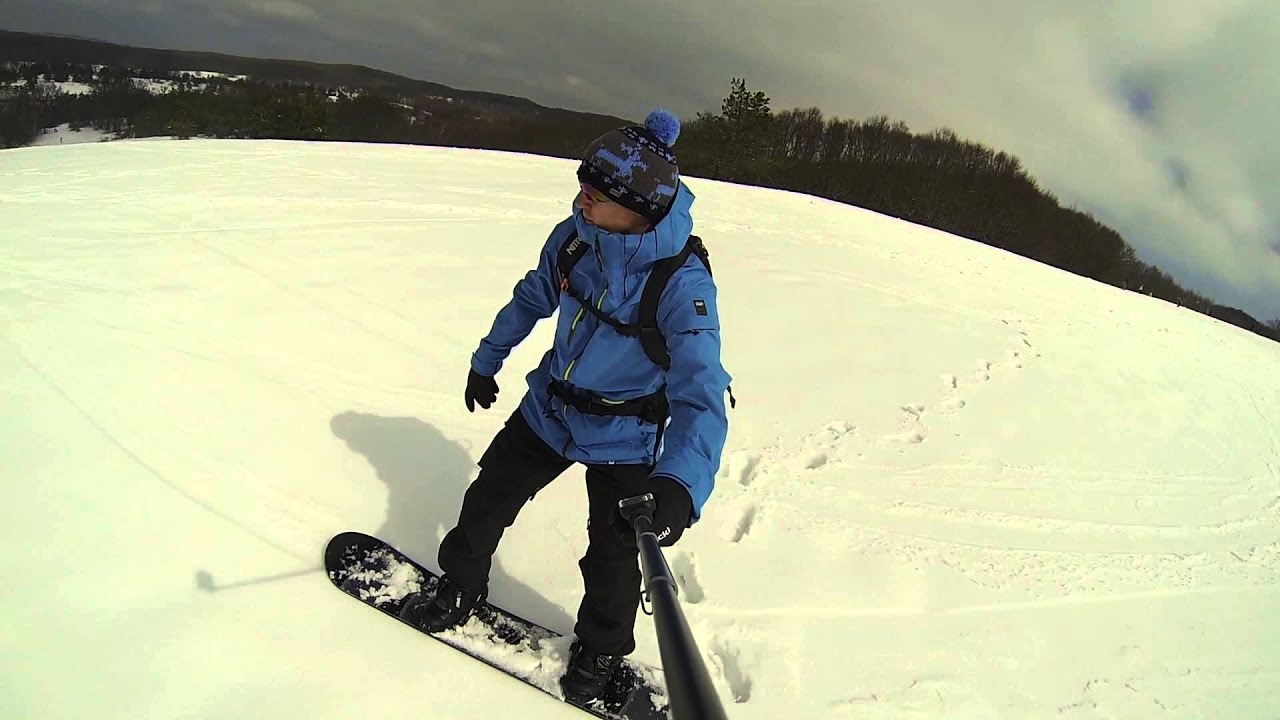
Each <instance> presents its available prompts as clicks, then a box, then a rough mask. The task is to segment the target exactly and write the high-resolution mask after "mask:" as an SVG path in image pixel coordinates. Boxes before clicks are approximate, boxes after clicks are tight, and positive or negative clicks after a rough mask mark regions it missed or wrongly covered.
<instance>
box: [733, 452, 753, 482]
mask: <svg viewBox="0 0 1280 720" xmlns="http://www.w3.org/2000/svg"><path fill="white" fill-rule="evenodd" d="M759 469H760V456H759V455H755V454H752V453H734V455H733V456H732V457H731V458H729V463H728V470H729V476H730V477H734V478H737V480H738V484H739V485H741V486H742V487H748V486H750V485H751V483H753V482H755V480H756V475H757V471H758V470H759Z"/></svg>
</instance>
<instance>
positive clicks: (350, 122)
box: [0, 63, 625, 157]
mask: <svg viewBox="0 0 1280 720" xmlns="http://www.w3.org/2000/svg"><path fill="white" fill-rule="evenodd" d="M14 82H17V83H19V84H18V85H12V86H10V83H14ZM55 82H78V83H82V84H84V85H86V86H87V88H79V89H80V90H87V92H80V93H66V92H63V91H61V90H59V89H58V87H57V86H56V85H55V84H53V83H55ZM156 83H162V84H163V86H162V87H161V86H157V85H156ZM6 86H9V87H7V89H6ZM623 122H625V121H624V120H622V119H621V118H615V117H609V116H605V115H593V114H588V113H576V112H571V111H564V110H553V109H542V110H537V111H531V110H529V109H528V108H524V107H516V106H513V107H512V108H510V109H507V108H505V107H503V106H497V105H493V104H490V103H487V102H479V103H477V102H474V101H462V100H459V99H456V98H452V97H440V96H402V95H397V94H393V93H392V91H390V90H388V89H386V88H383V89H365V88H346V87H323V86H316V85H310V84H304V83H284V82H270V83H269V82H260V81H256V80H252V79H247V78H246V79H238V80H231V79H226V78H200V77H192V76H191V75H189V74H182V73H174V72H169V71H144V70H141V69H136V68H109V67H103V68H99V69H97V70H96V71H95V69H94V67H92V66H76V65H67V66H54V65H48V64H44V63H31V64H28V65H26V66H25V67H23V68H22V69H15V68H14V67H13V66H4V65H0V145H3V146H4V147H18V146H22V145H29V144H31V142H33V141H34V140H35V138H36V137H37V136H38V135H39V133H40V130H41V128H47V127H55V126H57V125H61V124H63V123H70V124H71V125H72V127H73V129H80V128H81V127H85V126H92V127H94V128H96V129H99V130H103V131H106V132H108V133H111V134H112V135H113V136H114V137H118V138H125V137H150V136H156V135H171V136H175V137H179V138H190V137H218V138H277V139H294V140H333V141H352V142H386V143H412V144H427V145H449V146H454V147H474V148H484V149H493V150H510V151H516V152H529V153H536V154H542V155H553V156H558V157H574V156H575V155H576V154H577V153H579V152H581V149H582V143H583V141H582V138H583V137H594V136H596V135H599V134H600V133H602V132H604V131H605V130H608V129H609V128H612V127H617V126H618V125H619V124H622V123H623Z"/></svg>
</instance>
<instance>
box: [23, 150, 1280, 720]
mask: <svg viewBox="0 0 1280 720" xmlns="http://www.w3.org/2000/svg"><path fill="white" fill-rule="evenodd" d="M676 149H677V151H678V150H679V145H677V146H676ZM573 168H574V164H573V163H572V162H569V161H565V160H556V159H548V158H540V157H535V156H529V155H521V154H515V153H498V152H483V151H474V150H452V149H446V148H433V147H404V146H392V145H352V144H340V143H314V144H312V143H296V142H265V141H259V142H245V141H205V140H192V141H189V142H184V143H140V142H128V141H126V142H116V143H100V144H98V143H95V144H85V145H76V146H65V147H50V148H23V149H18V150H9V151H5V152H4V153H0V214H2V215H3V217H4V218H5V220H6V222H5V231H4V233H3V237H4V240H3V242H0V392H2V393H3V406H4V408H6V410H7V411H6V412H5V413H4V414H3V419H0V432H2V435H3V441H2V442H0V481H2V482H3V488H4V500H5V502H4V503H3V506H2V507H3V510H2V511H0V512H3V518H4V521H3V522H2V523H0V544H2V545H3V547H4V548H5V551H4V552H3V553H0V579H2V580H0V610H2V614H3V617H4V618H5V622H4V632H0V678H3V680H2V681H0V686H2V689H0V716H2V717H6V718H80V717H94V718H129V719H131V720H132V719H133V718H139V717H147V718H179V717H181V718H192V717H199V718H227V717H270V718H277V719H278V718H308V719H309V720H311V719H315V718H354V717H370V718H376V717H430V718H486V717H509V716H513V715H517V714H518V715H519V716H520V717H523V718H526V719H527V720H544V719H546V720H549V719H551V718H575V717H579V716H580V714H579V713H578V712H577V711H575V710H573V709H571V708H568V707H566V706H563V705H561V704H559V703H556V702H554V701H551V700H548V699H546V698H544V697H542V696H540V695H539V694H538V693H536V692H534V691H531V690H528V689H526V688H523V687H522V686H520V685H519V684H518V683H516V682H514V681H512V680H510V679H508V678H506V677H504V676H502V675H501V674H500V673H497V672H495V671H492V670H490V669H489V668H487V667H485V666H483V665H482V664H481V663H478V662H475V661H473V660H470V659H467V658H465V657H463V656H462V655H461V654H459V653H457V652H456V651H454V650H452V649H450V648H448V647H446V646H445V645H443V644H442V643H438V642H434V641H432V640H430V639H428V638H425V637H423V636H421V635H419V634H417V633H414V632H412V631H409V630H407V629H406V628H405V627H404V626H402V625H401V624H399V623H397V622H395V621H394V620H391V619H389V618H386V617H384V616H382V615H381V614H379V613H376V612H374V611H372V610H369V609H368V608H364V607H361V606H360V605H359V604H357V603H355V602H354V601H352V600H351V599H350V598H348V597H345V596H343V595H342V594H340V593H339V592H337V591H336V590H334V589H333V588H332V587H331V585H330V584H329V582H328V580H327V579H326V578H325V577H324V576H323V574H322V573H321V572H320V571H319V570H318V569H317V567H318V563H319V560H320V555H321V551H322V549H323V547H324V544H325V542H326V541H327V540H328V538H329V537H330V536H331V535H333V534H334V533H336V532H339V531H341V530H345V529H357V530H363V531H366V532H370V533H373V534H377V535H380V536H382V537H385V538H387V539H389V540H391V541H392V542H393V543H395V544H397V545H398V546H400V547H401V548H403V549H405V550H407V551H408V552H410V553H411V554H413V555H415V556H417V557H418V558H420V559H422V560H423V561H424V562H425V563H426V564H428V565H429V566H434V560H435V554H434V550H435V547H436V544H437V542H438V540H439V538H440V537H441V536H442V535H443V533H444V532H445V531H446V530H447V529H448V528H449V527H450V526H451V525H452V523H453V521H454V519H455V517H456V513H457V509H458V504H459V501H460V499H461V497H462V493H463V491H464V490H465V488H466V485H467V483H468V482H469V480H470V479H471V478H473V477H474V472H475V465H474V462H475V460H476V458H477V457H478V456H479V454H480V453H481V452H482V451H483V449H484V448H485V446H486V444H487V443H488V441H489V439H490V438H491V437H492V435H493V434H494V432H496V431H497V429H498V428H499V427H500V425H501V423H502V421H503V419H504V418H505V417H506V415H507V414H508V413H509V412H511V410H512V409H513V408H514V407H515V405H516V403H517V402H518V400H519V398H520V395H521V393H522V391H523V375H524V373H525V372H526V371H527V370H528V369H529V368H531V367H532V366H533V365H534V364H535V362H536V360H537V358H538V357H539V356H540V355H541V353H542V352H543V351H544V350H545V348H546V346H547V344H548V342H549V340H550V332H551V323H550V322H546V323H542V324H541V325H539V327H538V328H537V329H536V330H535V331H534V333H533V335H531V336H530V337H529V339H528V340H526V341H525V343H524V344H523V345H522V346H521V347H519V348H518V349H517V350H516V352H515V353H514V354H513V356H512V357H511V359H510V360H509V361H508V364H507V366H506V368H505V370H504V371H503V373H502V374H501V375H500V376H499V378H498V380H499V383H500V384H501V386H502V394H501V395H500V401H499V403H498V405H497V406H496V407H495V408H493V409H491V410H490V411H487V412H484V411H477V412H476V413H475V414H468V413H467V412H466V410H465V408H464V407H463V402H462V387H463V384H464V378H465V375H466V372H467V366H468V360H469V355H470V353H471V351H472V349H473V348H474V347H475V345H476V342H477V341H478V339H479V338H480V337H481V336H482V335H483V334H484V333H485V332H486V331H487V329H488V327H489V323H490V322H491V320H492V317H493V313H494V312H495V311H497V309H498V308H499V307H501V305H502V304H503V303H505V302H506V300H507V299H508V298H509V297H510V291H511V288H512V285H513V284H514V283H515V281H516V280H517V279H518V278H519V277H521V276H522V275H523V274H524V272H525V271H526V270H527V269H528V268H529V267H530V266H531V263H533V261H534V260H535V258H536V256H537V253H538V249H539V247H540V246H541V244H542V242H543V240H544V239H545V237H546V233H547V232H548V230H549V229H550V228H551V226H552V225H553V224H554V223H555V222H557V221H559V220H560V219H562V218H563V217H565V216H566V215H567V213H568V212H569V209H570V202H571V200H572V197H573V194H574V193H575V191H576V182H577V181H576V179H575V177H574V173H573ZM688 183H689V185H690V187H691V188H692V189H693V190H694V192H695V193H696V194H697V195H698V198H699V199H698V201H697V202H696V203H695V206H694V212H695V218H696V220H697V222H698V227H697V231H698V232H699V234H701V235H702V236H703V237H704V238H705V239H706V241H707V244H708V246H709V248H710V250H711V253H712V263H713V266H714V268H715V273H716V278H717V281H718V284H719V286H720V288H721V295H720V308H721V312H722V314H723V324H724V340H725V362H726V365H727V367H728V369H729V370H730V372H731V373H733V375H734V391H735V394H736V396H737V398H738V406H737V409H736V410H733V411H732V412H731V415H730V422H731V430H730V438H729V443H728V446H727V448H726V452H725V462H724V465H723V468H722V471H721V473H720V476H719V478H718V484H717V490H716V492H715V494H714V495H713V497H712V499H711V501H710V502H709V504H708V506H707V508H706V514H705V516H704V518H703V520H702V521H701V522H700V523H698V524H697V525H696V526H695V527H694V528H692V529H690V530H689V531H688V532H686V534H685V536H684V538H683V539H682V540H681V542H680V543H679V544H678V545H677V546H676V547H674V548H672V549H670V550H669V551H668V559H669V561H670V563H671V565H672V566H673V568H674V570H675V571H676V573H677V574H678V576H679V581H680V584H681V597H682V600H683V607H684V609H685V612H686V615H687V617H688V619H689V622H690V625H691V627H692V628H693V630H694V632H695V633H696V636H697V640H698V643H699V645H700V647H701V649H702V652H703V653H704V655H705V658H706V660H707V662H708V665H709V667H710V668H711V670H712V674H713V676H714V678H715V681H716V683H717V685H718V688H719V690H720V692H721V694H722V698H723V700H724V702H725V705H726V708H727V711H728V713H729V716H730V717H731V718H734V719H735V720H737V719H749V718H756V719H764V718H770V719H772V718H832V719H836V718H848V719H850V720H852V719H855V718H856V719H859V720H862V719H866V718H913V717H921V718H925V717H927V718H942V717H945V718H1054V719H1057V718H1073V719H1083V718H1274V717H1277V708H1280V620H1278V618H1280V345H1277V344H1275V343H1273V342H1269V341H1267V340H1265V339H1263V338H1261V337H1258V336H1257V335H1253V334H1250V333H1247V332H1244V331H1242V330H1239V329H1237V328H1234V327H1232V326H1230V325H1227V324H1224V323H1220V322H1217V321H1214V320H1211V319H1209V318H1207V317H1204V316H1202V315H1199V314H1196V313H1193V312H1191V311H1187V310H1183V309H1179V308H1176V307H1173V306H1171V305H1169V304H1167V303H1164V302H1162V301H1159V300H1155V299H1152V298H1149V297H1145V296H1141V295H1137V294H1132V293H1126V292H1123V291H1121V290H1118V289H1115V288H1112V287H1109V286H1106V285H1102V284H1099V283H1095V282H1092V281H1089V280H1085V279H1082V278H1079V277H1076V276H1073V275H1069V274H1067V273H1063V272H1060V271H1058V270H1055V269H1052V268H1049V267H1046V266H1043V265H1040V264H1037V263H1035V262H1032V261H1029V260H1026V259H1022V258H1019V257H1016V256H1013V255H1010V254H1007V253H1004V252H1001V251H999V250H995V249H992V248H989V247H985V246H983V245H980V244H977V243H973V242H969V241H966V240H963V239H959V238H956V237H954V236H950V235H947V234H944V233H941V232H937V231H934V230H930V229H926V228H922V227H919V226H915V225H911V224H909V223H906V222H902V221H898V220H894V219H890V218H886V217H883V216H880V215H877V214H875V213H871V212H867V211H864V210H860V209H857V208H853V207H849V206H845V205H841V204H837V203H834V202H828V201H824V200H820V199H814V198H811V197H807V196H804V195H799V194H792V193H786V192H779V191H770V190H764V189H757V188H747V187H739V186H733V185H729V184H724V183H716V182H709V181H705V180H700V179H696V178H690V179H688ZM585 512H586V501H585V496H584V491H583V487H582V470H581V468H580V467H579V468H575V469H573V470H571V471H570V472H569V473H567V474H566V475H565V476H564V477H563V478H561V479H560V480H559V481H557V482H556V483H554V484H553V485H552V486H551V487H549V488H548V489H547V490H545V491H544V492H543V493H541V494H539V496H538V498H537V499H536V500H535V501H534V502H533V503H531V504H530V505H528V506H527V507H526V509H525V511H524V513H523V514H522V515H521V517H520V518H519V520H518V521H517V523H516V525H515V526H514V527H513V528H512V529H511V530H510V531H508V533H507V536H506V538H505V539H504V541H503V544H502V546H501V548H500V549H499V553H498V558H497V562H496V563H495V569H494V580H493V587H492V595H493V598H494V599H495V600H497V601H498V602H500V603H502V604H504V605H506V606H508V607H510V608H511V609H513V610H516V611H518V612H520V613H522V614H525V615H528V616H530V617H532V618H533V619H535V620H539V621H542V622H544V623H547V624H549V625H551V626H552V627H555V628H557V629H559V630H562V631H568V630H570V629H571V627H572V614H573V612H574V610H575V608H576V607H577V602H578V598H579V593H580V579H579V576H578V570H577V567H576V564H575V563H576V560H577V558H578V556H579V555H580V553H581V552H582V550H583V548H584V546H585V532H584V521H585ZM638 635H639V640H640V647H639V649H638V650H637V658H638V659H641V660H644V661H647V662H650V663H654V664H658V663H659V654H658V646H657V643H656V641H655V638H654V632H653V625H652V620H651V618H649V617H646V616H641V621H640V626H639V628H638ZM560 650H561V649H560V648H551V649H550V652H548V654H547V655H546V657H545V659H544V660H545V662H546V663H548V666H547V667H544V668H543V670H544V671H545V675H546V676H547V677H554V671H555V669H556V668H555V665H554V664H555V663H558V662H561V659H560V658H561V657H562V653H561V652H559V651H560Z"/></svg>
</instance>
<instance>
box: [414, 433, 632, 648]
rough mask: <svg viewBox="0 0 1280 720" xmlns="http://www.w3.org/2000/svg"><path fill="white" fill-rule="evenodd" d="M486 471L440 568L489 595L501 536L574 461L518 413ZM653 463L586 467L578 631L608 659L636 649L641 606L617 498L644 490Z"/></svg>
mask: <svg viewBox="0 0 1280 720" xmlns="http://www.w3.org/2000/svg"><path fill="white" fill-rule="evenodd" d="M478 464H479V466H480V474H479V475H478V476H477V477H476V479H475V481H473V482H472V483H471V485H470V486H469V487H468V488H467V492H466V494H465V495H464V496H463V500H462V509H461V511H460V512H459V513H458V524H457V526H455V527H454V528H453V529H452V530H450V531H449V532H448V534H446V535H445V537H444V540H443V541H442V542H441V543H440V552H439V556H438V560H439V563H440V569H441V570H442V571H443V572H444V574H446V575H448V576H449V578H450V579H452V580H453V581H455V582H457V583H458V584H459V585H461V586H462V587H464V588H467V589H468V590H471V591H474V592H485V593H487V591H488V586H489V569H490V565H491V561H492V558H493V553H494V552H495V551H496V550H497V548H498V541H499V540H501V539H502V534H503V532H504V531H505V530H506V529H507V528H509V527H511V525H512V524H513V523H514V522H515V519H516V515H518V514H519V512H520V510H521V509H522V508H523V507H524V504H525V503H526V502H528V501H529V500H530V499H531V498H532V497H533V495H534V494H535V493H537V492H538V491H539V490H541V489H542V488H544V487H546V486H547V485H548V484H549V483H550V482H551V481H552V480H555V479H556V478H557V477H559V476H560V475H561V474H562V473H563V472H564V471H565V470H567V469H569V467H570V466H572V465H573V462H572V461H570V460H568V459H566V458H564V457H562V456H561V455H560V454H559V453H557V452H556V451H555V450H554V449H552V448H551V447H550V446H549V445H547V444H546V443H545V442H543V440H542V439H541V438H539V437H538V436H537V435H536V434H535V433H534V431H533V429H532V428H530V427H529V423H528V422H527V421H526V420H525V419H524V416H523V415H521V413H520V410H519V409H517V410H516V411H515V412H514V413H513V414H512V415H511V417H510V418H508V420H507V422H506V424H505V425H504V426H503V428H502V430H500V431H499V432H498V434H497V435H495V436H494V438H493V441H492V442H491V443H490V445H489V448H488V449H487V450H486V451H485V453H484V455H482V456H481V458H480V461H479V463H478ZM651 469H652V468H651V467H650V466H648V465H587V471H586V481H587V502H588V513H589V517H588V521H587V551H586V554H585V555H583V557H582V558H581V559H580V560H579V561H578V568H579V569H580V570H581V572H582V582H583V589H584V593H583V596H582V603H581V605H579V607H578V618H577V624H576V625H575V626H574V634H575V635H577V636H578V639H579V640H580V641H581V642H582V644H583V645H584V646H586V647H587V648H589V649H591V650H593V651H595V652H600V653H607V654H610V655H627V654H630V653H631V652H633V651H634V650H635V636H634V629H635V622H636V612H637V610H638V609H639V606H640V583H641V577H640V555H639V551H638V550H637V549H636V548H634V547H628V546H626V545H624V544H623V543H622V541H621V539H620V538H619V537H618V535H617V533H616V531H615V530H614V529H613V528H611V527H610V525H609V515H610V513H611V512H612V511H613V509H614V508H616V507H617V506H618V501H619V500H621V499H623V498H626V497H630V496H632V495H636V494H638V493H639V492H642V491H643V488H644V485H645V480H646V478H647V477H648V475H649V472H650V470H651Z"/></svg>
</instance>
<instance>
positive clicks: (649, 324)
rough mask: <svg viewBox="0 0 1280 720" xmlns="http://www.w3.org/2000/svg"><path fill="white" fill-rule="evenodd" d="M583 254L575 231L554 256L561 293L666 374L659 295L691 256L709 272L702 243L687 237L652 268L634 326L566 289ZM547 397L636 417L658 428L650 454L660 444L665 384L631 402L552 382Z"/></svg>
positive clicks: (668, 366) (583, 246)
mask: <svg viewBox="0 0 1280 720" xmlns="http://www.w3.org/2000/svg"><path fill="white" fill-rule="evenodd" d="M586 252H587V244H586V243H585V242H583V241H582V240H581V239H580V238H579V237H578V231H577V230H576V229H575V230H574V231H573V232H571V233H570V234H569V237H568V238H567V239H566V240H565V241H564V244H563V245H561V246H560V252H559V254H558V255H557V256H556V273H557V275H558V277H559V280H560V291H561V292H564V293H567V294H568V295H569V297H572V298H573V299H574V300H577V301H578V304H579V305H581V306H582V308H583V309H584V310H586V311H587V312H590V313H591V314H592V315H595V316H596V317H598V318H600V320H601V321H602V322H605V323H608V324H609V325H612V326H613V328H614V330H617V331H618V334H620V335H626V336H627V337H638V338H640V345H641V347H643V348H644V352H645V354H646V355H648V356H649V359H650V360H651V361H653V363H654V364H655V365H657V366H658V367H660V368H662V369H663V371H666V370H669V369H671V354H670V353H669V352H668V351H667V341H666V338H664V337H662V331H661V330H659V329H658V301H659V300H660V299H662V293H663V291H664V290H666V288H667V282H668V281H670V280H671V276H672V275H674V274H675V272H676V271H677V270H679V269H680V268H682V267H684V264H685V262H687V261H688V259H689V256H690V255H696V256H697V257H698V259H699V260H701V261H702V265H703V266H704V267H705V268H706V269H707V273H708V274H710V273H711V259H710V257H709V253H708V252H707V248H706V246H705V245H703V244H702V238H700V237H698V236H697V235H690V236H689V240H688V242H686V243H685V245H684V248H683V249H681V250H680V252H679V253H677V254H675V255H673V256H671V257H669V258H663V259H661V260H659V261H658V262H657V263H655V264H654V266H653V270H652V271H651V272H650V273H649V278H648V280H646V281H645V285H644V290H643V291H642V292H641V295H640V312H639V314H638V316H637V319H636V322H633V323H624V322H619V321H618V320H617V319H616V318H614V317H613V316H612V315H609V314H607V313H605V312H603V311H601V310H599V309H597V308H596V307H595V306H594V305H593V304H591V303H590V302H589V301H588V300H587V299H586V298H584V297H582V293H580V292H578V291H577V290H576V289H575V288H574V287H573V286H572V285H570V284H569V272H570V271H571V270H573V268H574V266H575V265H577V264H578V261H580V260H582V257H583V256H584V255H586ZM728 390H729V407H731V408H732V407H737V405H738V401H737V399H736V398H734V396H733V388H732V387H730V388H728ZM547 392H548V393H549V394H551V395H555V396H556V397H558V398H560V399H561V400H562V401H564V402H565V404H567V405H572V406H573V407H574V408H576V409H577V410H578V411H579V412H582V413H588V414H592V415H627V416H638V417H640V418H641V419H643V420H645V421H647V422H651V423H655V424H657V425H658V434H657V437H656V438H655V440H654V452H655V454H656V453H657V448H658V446H659V444H660V443H661V442H662V433H663V430H664V429H665V423H666V419H667V418H668V417H669V415H670V406H669V404H668V402H667V396H666V386H665V385H664V386H662V388H659V389H658V390H657V391H656V392H654V393H653V394H652V395H648V396H645V397H641V398H635V399H634V400H625V401H616V400H602V399H600V398H596V397H591V396H586V395H582V394H579V393H574V392H571V391H569V390H568V388H566V387H565V386H564V384H563V383H561V382H559V381H558V380H556V379H554V378H553V379H552V380H551V382H550V384H549V385H548V386H547Z"/></svg>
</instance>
